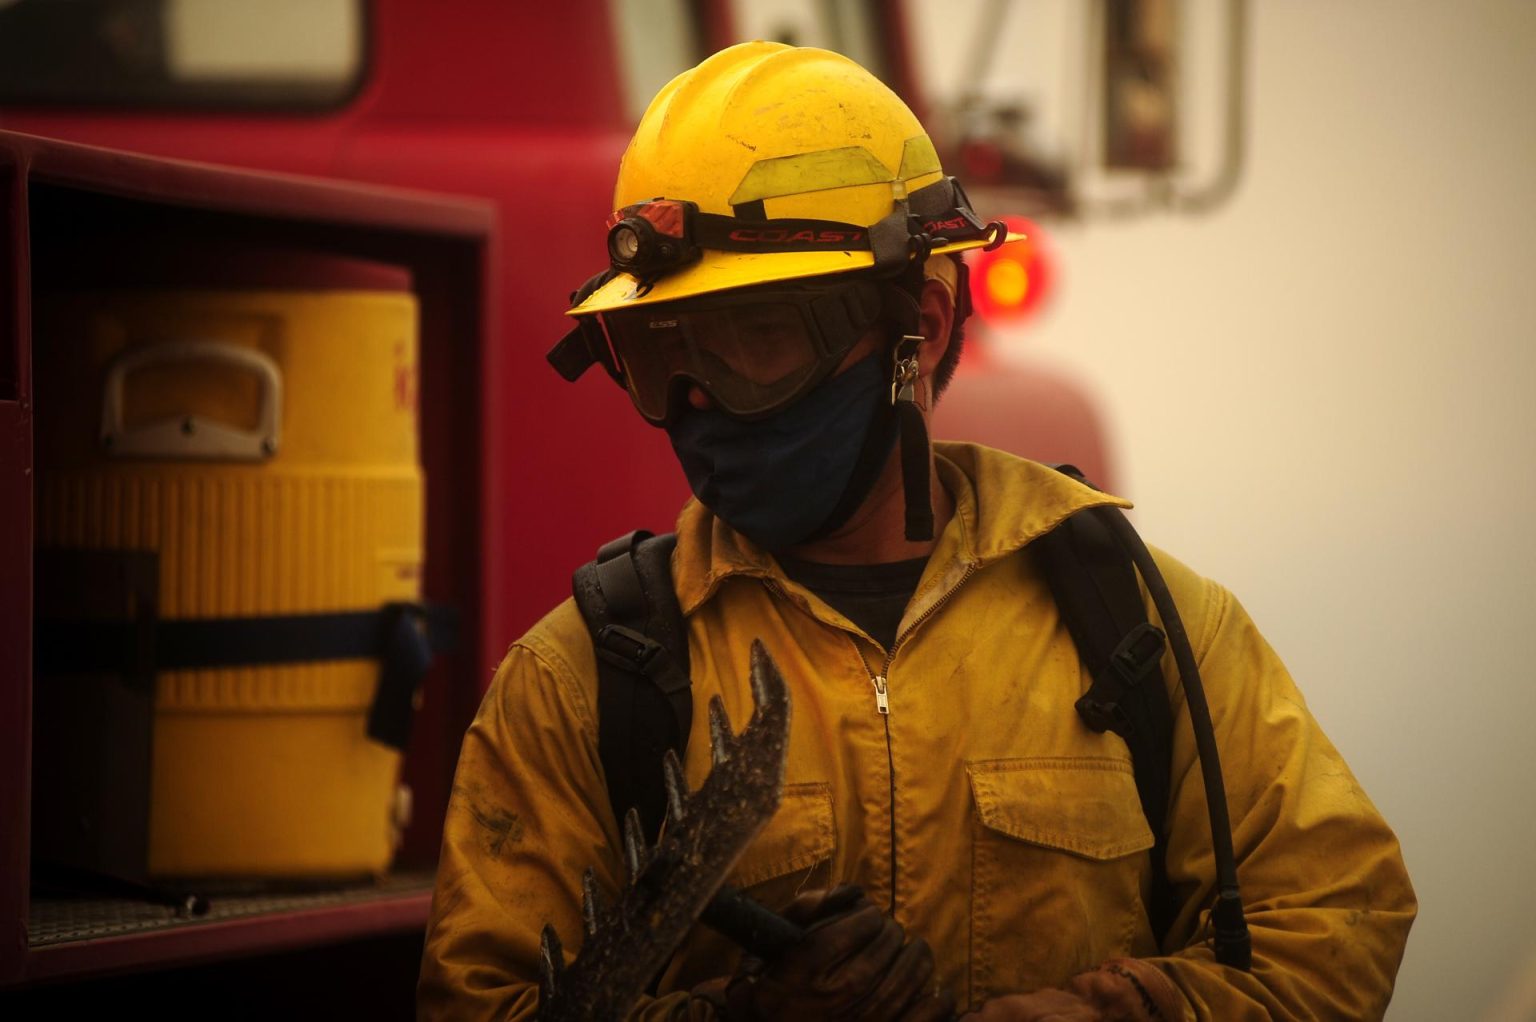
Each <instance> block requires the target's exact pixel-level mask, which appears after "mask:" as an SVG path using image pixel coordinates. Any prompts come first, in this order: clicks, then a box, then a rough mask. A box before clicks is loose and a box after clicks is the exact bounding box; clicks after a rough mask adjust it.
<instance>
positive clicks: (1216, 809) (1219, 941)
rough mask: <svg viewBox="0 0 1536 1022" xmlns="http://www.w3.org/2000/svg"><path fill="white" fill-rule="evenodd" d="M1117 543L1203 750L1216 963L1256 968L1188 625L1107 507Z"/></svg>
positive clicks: (1124, 524)
mask: <svg viewBox="0 0 1536 1022" xmlns="http://www.w3.org/2000/svg"><path fill="white" fill-rule="evenodd" d="M1104 512H1105V514H1104V520H1105V521H1106V522H1108V523H1109V526H1110V529H1111V530H1112V531H1113V532H1114V534H1115V539H1116V540H1117V541H1119V543H1120V545H1121V546H1122V547H1123V548H1124V549H1125V551H1126V553H1128V554H1130V555H1131V560H1133V561H1134V562H1135V563H1136V568H1137V570H1139V571H1140V572H1141V577H1142V580H1143V581H1144V582H1146V584H1147V591H1148V592H1149V593H1150V594H1151V595H1152V604H1153V606H1155V607H1156V608H1157V613H1158V616H1159V617H1160V618H1162V621H1163V629H1164V630H1165V631H1166V632H1167V634H1168V641H1169V644H1170V645H1172V646H1173V658H1174V662H1175V663H1177V664H1178V667H1179V680H1180V681H1181V682H1182V683H1183V685H1184V699H1185V703H1186V705H1187V706H1188V707H1189V720H1190V723H1191V724H1192V725H1193V727H1194V732H1195V747H1196V748H1197V749H1198V750H1199V752H1200V774H1201V776H1202V777H1203V779H1204V780H1205V804H1206V808H1207V810H1208V811H1209V812H1210V817H1211V848H1212V851H1213V852H1214V854H1215V859H1216V889H1217V894H1216V904H1215V905H1214V906H1213V907H1212V909H1211V931H1212V936H1213V942H1214V944H1215V949H1216V960H1217V961H1218V962H1220V963H1221V964H1222V965H1229V966H1231V967H1232V968H1234V969H1242V970H1243V971H1244V972H1248V971H1249V969H1250V967H1251V966H1252V964H1253V941H1252V938H1251V937H1250V936H1249V934H1248V921H1247V920H1246V919H1245V918H1244V917H1243V898H1242V894H1241V892H1240V891H1239V890H1238V886H1237V856H1236V855H1235V854H1234V853H1233V851H1232V818H1231V816H1230V815H1229V814H1228V812H1227V789H1226V784H1225V783H1224V782H1223V781H1222V777H1221V758H1220V753H1219V752H1218V751H1217V749H1216V730H1215V727H1214V726H1213V725H1212V724H1211V707H1210V704H1209V703H1207V702H1206V700H1205V686H1204V685H1203V684H1201V682H1200V668H1199V666H1198V665H1197V664H1196V663H1195V654H1194V652H1193V651H1192V650H1191V649H1190V647H1189V636H1188V635H1187V634H1186V633H1185V631H1184V622H1183V620H1182V619H1181V618H1180V617H1179V610H1178V608H1177V607H1176V606H1174V603H1173V594H1172V593H1170V592H1169V591H1168V583H1166V582H1164V581H1163V574H1162V572H1160V571H1158V570H1157V563H1156V562H1155V561H1153V559H1152V554H1151V552H1150V551H1149V550H1148V549H1147V545H1146V544H1145V543H1143V542H1142V541H1141V537H1140V536H1138V535H1137V534H1136V530H1135V529H1133V528H1131V523H1130V522H1128V521H1126V518H1125V515H1124V514H1122V513H1121V511H1120V509H1119V508H1117V507H1105V508H1104Z"/></svg>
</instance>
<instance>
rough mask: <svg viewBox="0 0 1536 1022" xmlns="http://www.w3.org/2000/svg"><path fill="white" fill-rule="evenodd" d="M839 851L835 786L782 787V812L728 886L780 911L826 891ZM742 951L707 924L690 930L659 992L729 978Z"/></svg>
mask: <svg viewBox="0 0 1536 1022" xmlns="http://www.w3.org/2000/svg"><path fill="white" fill-rule="evenodd" d="M836 852H837V830H836V827H835V825H834V822H833V816H832V786H831V785H830V784H826V783H824V782H823V783H811V784H791V785H787V786H786V787H785V788H784V796H783V798H782V799H781V800H780V801H779V809H778V812H776V813H774V814H773V818H772V819H771V820H769V821H768V825H767V826H765V827H764V828H763V830H762V832H761V833H759V834H758V835H757V837H756V839H754V840H753V842H752V844H750V845H749V846H747V850H746V851H745V852H743V853H742V856H741V859H740V860H738V861H737V863H736V868H735V869H733V870H732V871H731V874H730V876H728V877H726V881H725V882H726V883H728V884H732V885H734V886H736V887H740V888H742V889H744V890H745V891H747V893H748V894H750V895H751V896H752V897H753V898H754V899H756V900H757V901H759V902H761V903H763V904H764V905H767V906H769V907H770V908H782V907H783V906H784V905H785V904H787V903H788V902H789V900H790V899H791V898H793V897H794V896H795V894H796V893H797V892H798V891H800V890H801V889H809V888H812V887H826V886H828V885H829V883H830V880H831V877H832V857H833V855H835V854H836ZM740 956H741V951H740V949H739V948H737V947H736V945H734V944H733V943H731V941H730V940H728V939H727V938H726V937H724V936H722V935H720V934H719V933H716V932H715V931H714V930H711V929H710V928H709V927H707V926H695V927H694V928H693V929H692V930H691V931H689V934H688V937H687V939H686V940H685V942H684V944H683V948H682V950H681V953H679V954H678V955H676V956H675V957H674V958H673V961H672V965H671V966H670V967H669V968H668V970H667V973H666V976H665V977H664V978H663V980H662V984H661V990H662V991H663V992H666V991H670V990H688V989H692V988H693V987H694V986H696V985H698V984H699V983H702V982H704V981H705V980H707V979H710V978H712V977H716V976H722V975H729V974H730V973H731V972H732V971H733V970H734V969H735V967H736V962H737V960H738V959H739V958H740Z"/></svg>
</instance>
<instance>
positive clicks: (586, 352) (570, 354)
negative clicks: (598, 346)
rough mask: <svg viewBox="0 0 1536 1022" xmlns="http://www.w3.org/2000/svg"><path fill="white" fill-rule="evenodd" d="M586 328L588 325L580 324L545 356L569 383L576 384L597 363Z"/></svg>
mask: <svg viewBox="0 0 1536 1022" xmlns="http://www.w3.org/2000/svg"><path fill="white" fill-rule="evenodd" d="M585 328H586V323H584V322H578V323H577V324H576V326H575V327H574V328H573V329H572V330H571V332H570V333H568V334H566V335H565V336H564V337H562V338H560V340H559V341H558V342H557V343H556V344H555V346H554V347H553V348H550V349H549V353H548V354H547V355H545V356H544V357H545V359H547V360H548V362H549V364H550V365H552V366H554V367H555V372H557V373H559V374H560V375H561V376H563V377H564V378H565V380H566V382H567V383H575V382H576V381H577V380H579V379H581V375H582V374H583V373H585V372H586V371H587V370H588V369H591V368H592V366H593V364H594V363H595V362H597V358H596V357H595V356H594V355H593V354H592V349H591V347H590V344H589V341H588V338H587V331H586V329H585Z"/></svg>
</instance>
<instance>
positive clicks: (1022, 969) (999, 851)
mask: <svg viewBox="0 0 1536 1022" xmlns="http://www.w3.org/2000/svg"><path fill="white" fill-rule="evenodd" d="M967 771H968V773H969V774H970V781H971V795H972V797H973V798H974V800H975V808H976V826H975V828H974V831H973V842H974V844H973V846H972V847H973V853H972V890H971V991H970V994H971V1000H972V1002H973V1003H975V1002H977V1001H980V1000H981V999H983V998H985V997H988V996H992V995H994V994H999V993H1008V992H1014V991H1019V990H1033V989H1035V988H1037V987H1040V986H1055V985H1059V984H1060V983H1061V982H1063V981H1064V980H1066V979H1067V978H1068V977H1070V976H1072V975H1074V974H1076V973H1078V972H1081V971H1082V970H1084V969H1087V968H1091V967H1092V966H1094V965H1097V964H1098V963H1099V962H1102V961H1104V960H1105V959H1107V958H1113V957H1115V956H1117V955H1125V954H1130V953H1132V950H1133V948H1138V947H1141V946H1142V945H1143V944H1144V943H1145V942H1147V941H1150V930H1149V929H1148V925H1147V922H1146V910H1145V908H1144V907H1143V905H1142V895H1141V892H1142V885H1143V882H1144V880H1145V878H1146V876H1147V875H1148V872H1149V860H1148V857H1147V855H1146V854H1145V853H1146V852H1147V850H1148V849H1150V848H1151V847H1152V844H1153V841H1152V831H1151V829H1150V828H1149V827H1148V826H1147V820H1146V817H1145V816H1143V815H1142V812H1141V801H1140V799H1139V797H1138V796H1137V794H1136V779H1135V777H1134V775H1133V774H1132V773H1131V765H1130V763H1129V762H1127V761H1123V760H1118V759H1109V758H1075V757H1039V758H1031V759H1009V760H990V761H986V762H977V763H971V764H968V765H967Z"/></svg>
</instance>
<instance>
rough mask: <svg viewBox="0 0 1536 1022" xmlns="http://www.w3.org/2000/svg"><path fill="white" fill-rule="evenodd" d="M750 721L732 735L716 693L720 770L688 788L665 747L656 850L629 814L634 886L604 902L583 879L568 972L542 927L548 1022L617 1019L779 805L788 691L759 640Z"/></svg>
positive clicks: (715, 753) (590, 880)
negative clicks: (578, 928)
mask: <svg viewBox="0 0 1536 1022" xmlns="http://www.w3.org/2000/svg"><path fill="white" fill-rule="evenodd" d="M751 681H752V701H753V711H752V718H751V720H749V721H748V722H747V726H746V728H744V729H743V730H742V732H741V733H740V734H736V733H734V732H733V731H732V729H731V722H730V718H729V717H728V716H727V715H726V712H725V704H724V703H722V702H721V701H720V697H719V696H715V697H713V698H711V699H710V702H709V744H710V753H711V757H712V761H713V766H712V767H711V768H710V771H709V776H707V777H706V778H705V779H704V783H703V784H701V785H700V786H699V788H698V790H697V791H692V792H690V791H689V790H688V784H687V782H686V781H685V780H684V778H683V767H682V764H681V763H679V762H678V759H677V757H676V756H675V755H674V754H673V753H672V752H671V751H670V750H668V752H667V754H666V756H665V758H664V759H663V762H662V771H663V782H664V784H665V785H666V792H667V822H666V826H665V827H664V828H663V831H662V837H661V840H660V841H659V842H658V843H657V845H656V847H654V848H652V847H650V846H649V845H648V844H647V842H646V840H645V834H644V831H643V830H642V828H641V825H640V817H639V814H638V813H636V812H635V810H633V809H631V810H630V811H629V812H628V813H626V814H625V817H624V825H623V830H624V862H625V865H626V867H627V870H628V883H627V884H626V885H625V887H624V889H623V890H622V891H621V892H620V893H619V897H618V900H617V901H615V902H613V903H611V904H610V903H608V902H607V901H606V899H604V897H603V896H602V892H601V891H599V889H598V885H597V881H596V879H595V877H594V876H593V873H592V871H591V870H590V869H588V870H587V871H586V873H585V874H584V875H583V877H582V899H581V901H582V904H581V916H582V926H583V929H584V930H585V938H584V939H583V941H582V945H581V951H580V952H579V953H578V954H577V955H576V958H575V960H574V961H572V962H571V963H570V964H569V965H566V964H565V953H564V950H563V949H562V946H561V943H560V937H559V935H558V934H557V933H556V932H555V929H554V927H553V926H548V925H546V926H545V927H544V932H543V936H542V939H541V942H540V954H539V1018H540V1019H541V1020H543V1022H566V1020H584V1022H587V1020H599V1022H600V1020H606V1019H617V1018H620V1017H622V1016H623V1014H624V1013H625V1012H626V1011H628V1010H629V1008H630V1006H631V1005H633V1004H634V1002H635V1000H636V999H638V998H639V996H640V995H641V993H643V992H644V990H645V988H646V985H647V984H648V983H649V982H650V981H651V978H652V977H653V976H655V975H656V974H657V973H658V972H659V971H660V970H661V968H662V966H664V965H665V964H666V962H667V960H668V959H669V958H670V957H671V956H672V953H673V951H674V950H676V948H677V946H678V945H679V944H680V943H681V942H682V940H683V937H684V936H685V935H686V934H687V932H688V930H689V929H690V928H692V926H693V925H694V923H695V921H697V919H698V918H699V914H700V913H701V912H703V911H704V908H705V906H706V905H708V904H709V901H710V898H711V897H712V896H713V895H714V893H715V891H716V890H718V889H719V887H720V885H721V884H722V883H724V881H725V877H726V875H727V874H728V873H729V872H730V870H731V868H732V867H733V866H734V865H735V864H736V860H737V859H738V858H740V856H741V853H742V852H743V851H744V850H745V849H746V847H747V845H748V844H750V843H751V841H752V839H753V838H754V837H756V836H757V834H758V832H759V831H760V830H762V828H763V826H764V825H765V824H766V823H767V822H768V820H769V819H770V818H771V817H772V816H773V814H774V812H775V811H776V810H777V809H778V806H779V799H780V796H781V795H782V794H783V788H784V761H785V756H786V752H787V750H788V747H789V690H788V688H786V686H785V684H784V678H783V676H782V675H781V674H780V673H779V669H778V667H777V666H776V665H775V664H774V662H773V658H772V657H770V656H769V655H768V651H767V650H766V649H764V648H763V644H762V642H761V641H760V640H756V639H754V640H753V642H752V659H751Z"/></svg>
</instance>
